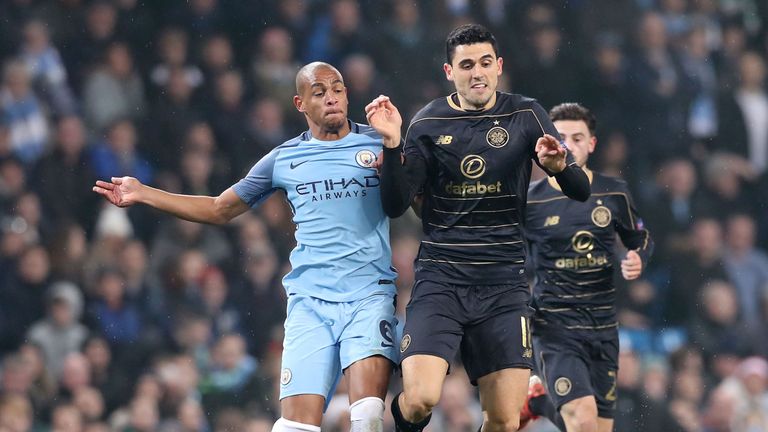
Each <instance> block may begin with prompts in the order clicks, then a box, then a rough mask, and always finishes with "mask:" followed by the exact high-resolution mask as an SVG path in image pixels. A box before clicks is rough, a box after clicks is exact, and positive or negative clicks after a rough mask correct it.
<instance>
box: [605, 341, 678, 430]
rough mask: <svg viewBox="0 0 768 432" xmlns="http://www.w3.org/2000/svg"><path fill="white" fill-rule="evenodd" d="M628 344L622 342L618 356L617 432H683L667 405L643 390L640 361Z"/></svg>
mask: <svg viewBox="0 0 768 432" xmlns="http://www.w3.org/2000/svg"><path fill="white" fill-rule="evenodd" d="M625 345H626V344H624V343H623V341H622V349H621V351H620V353H619V373H618V376H617V379H616V386H617V387H616V392H617V394H618V397H617V399H616V418H615V426H614V428H615V430H617V431H622V432H646V431H665V432H683V431H684V429H683V428H681V427H680V426H679V425H678V424H677V422H676V421H675V420H674V419H673V418H672V416H671V414H670V412H669V410H668V409H667V406H666V405H665V404H663V403H657V402H656V401H654V400H653V399H652V398H650V397H649V396H648V395H647V394H646V393H645V392H644V391H643V389H642V386H641V384H642V382H643V371H642V365H641V362H640V359H639V358H638V356H637V354H636V353H634V352H633V351H632V350H631V348H627V347H626V346H625ZM685 432H688V431H685Z"/></svg>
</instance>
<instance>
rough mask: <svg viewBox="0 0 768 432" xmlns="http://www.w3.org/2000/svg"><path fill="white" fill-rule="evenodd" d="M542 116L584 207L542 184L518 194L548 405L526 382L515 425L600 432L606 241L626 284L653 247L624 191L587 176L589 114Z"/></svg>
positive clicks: (608, 349)
mask: <svg viewBox="0 0 768 432" xmlns="http://www.w3.org/2000/svg"><path fill="white" fill-rule="evenodd" d="M549 115H550V119H551V120H552V122H553V123H554V125H555V127H556V128H557V131H558V132H559V133H560V136H561V137H562V138H563V140H564V141H565V144H566V147H567V148H568V151H569V152H570V154H571V155H573V158H574V159H575V160H576V163H577V164H578V165H579V166H580V167H581V168H582V169H583V170H584V171H585V172H586V173H587V176H589V180H590V184H591V190H592V195H591V196H590V198H589V199H588V200H587V201H585V202H575V201H573V200H569V199H566V196H565V195H563V192H562V191H561V188H560V186H559V185H558V184H557V183H555V182H553V181H550V180H548V179H544V180H540V181H538V182H535V183H532V184H531V187H530V189H529V190H528V212H527V215H526V224H525V231H526V237H527V239H528V241H529V243H530V245H531V248H532V250H533V254H532V256H533V258H534V263H535V269H536V284H535V287H534V307H535V308H536V312H535V315H534V319H533V334H534V339H533V341H534V342H533V346H534V352H535V353H536V360H537V366H538V369H539V371H540V372H541V373H542V375H543V378H544V381H545V384H546V389H547V391H548V393H549V395H548V396H549V397H547V395H545V394H544V386H542V384H541V381H539V380H537V378H536V377H534V378H532V379H531V389H530V397H531V399H530V400H529V401H528V403H527V404H526V407H525V409H524V411H523V413H522V415H521V421H522V422H527V421H528V420H529V419H532V418H536V417H537V416H539V415H544V416H546V417H547V418H549V419H550V420H552V422H553V423H555V424H556V425H557V427H558V428H559V429H560V430H561V431H563V432H566V431H567V432H610V431H612V430H613V411H614V405H615V401H616V373H617V370H618V364H617V361H618V355H619V340H618V323H617V321H616V309H615V307H614V304H615V301H616V289H615V287H614V285H613V270H614V261H615V256H614V250H615V241H616V234H617V233H618V235H619V237H620V238H621V241H622V243H624V246H626V247H627V249H629V251H628V252H627V254H626V256H625V257H624V259H623V260H622V261H621V273H622V276H623V277H624V279H626V280H632V279H636V278H637V277H639V276H640V274H641V272H642V271H643V269H644V268H645V266H646V264H647V262H648V258H649V257H650V255H651V252H652V249H653V242H652V241H651V237H650V235H649V233H648V231H647V230H646V229H644V228H643V223H642V221H641V220H640V218H639V216H638V215H637V212H636V211H635V207H634V204H633V203H632V198H631V197H630V195H629V190H628V189H627V184H626V183H625V182H624V181H622V180H619V179H616V178H613V177H608V176H605V175H602V174H600V173H597V172H593V171H590V170H589V169H587V166H586V164H587V159H588V158H589V154H590V153H592V152H593V151H594V150H595V144H596V143H597V138H595V118H594V117H593V116H592V114H591V113H590V112H589V110H587V109H586V108H584V107H582V106H581V105H579V104H575V103H564V104H561V105H558V106H556V107H554V108H552V110H551V111H550V113H549Z"/></svg>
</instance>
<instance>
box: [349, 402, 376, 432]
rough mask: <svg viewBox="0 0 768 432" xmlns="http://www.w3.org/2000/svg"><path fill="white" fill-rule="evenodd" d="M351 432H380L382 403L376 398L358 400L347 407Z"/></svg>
mask: <svg viewBox="0 0 768 432" xmlns="http://www.w3.org/2000/svg"><path fill="white" fill-rule="evenodd" d="M349 418H350V420H351V423H352V430H351V432H382V430H383V429H384V401H383V400H381V399H379V398H377V397H367V398H363V399H360V400H359V401H357V402H355V403H353V404H352V405H350V407H349Z"/></svg>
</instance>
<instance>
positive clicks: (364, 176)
mask: <svg viewBox="0 0 768 432" xmlns="http://www.w3.org/2000/svg"><path fill="white" fill-rule="evenodd" d="M350 126H351V133H350V134H348V135H347V136H345V137H344V138H342V139H340V140H337V141H321V140H318V139H315V138H313V137H312V135H311V133H310V132H309V131H307V132H304V133H303V134H301V135H299V136H298V137H296V138H294V139H292V140H290V141H287V142H285V143H283V144H281V145H280V146H278V147H276V148H275V149H274V150H272V151H271V152H270V153H269V154H267V155H266V156H264V157H263V158H262V159H261V160H259V161H258V162H257V163H256V165H254V166H253V168H251V170H250V172H249V173H248V175H247V176H246V177H245V178H243V179H242V180H240V181H239V182H237V183H236V184H235V185H234V190H235V193H237V195H238V196H239V197H240V199H242V200H243V201H244V202H245V203H247V204H248V205H250V206H251V207H256V206H258V205H259V203H261V202H262V201H263V200H264V199H266V198H267V197H268V196H269V195H271V194H272V193H274V192H275V191H276V190H278V189H282V190H283V191H285V194H286V197H287V200H288V202H289V204H290V205H291V209H292V210H293V222H294V223H295V224H296V233H295V235H296V248H295V249H294V250H293V251H292V252H291V258H290V260H291V266H292V269H291V271H290V273H288V274H287V275H286V276H285V277H284V278H283V285H284V287H285V290H286V291H287V293H288V295H291V294H303V295H307V296H310V297H315V298H319V299H322V300H325V301H330V302H351V301H356V300H360V299H362V298H365V297H368V296H369V295H371V294H373V293H375V292H383V293H388V294H393V293H394V290H395V286H394V284H393V280H394V278H395V277H396V275H397V274H396V272H395V271H394V269H393V268H392V259H391V249H390V244H389V219H387V216H386V215H385V214H384V210H383V209H382V206H381V200H380V195H379V194H380V192H379V176H378V174H377V173H376V170H375V169H374V168H372V167H371V165H372V164H373V163H374V162H375V161H376V157H377V155H378V154H379V152H380V151H381V149H382V144H381V136H380V135H379V134H378V133H377V132H376V131H375V130H374V129H373V128H371V127H370V126H366V125H360V124H357V123H354V122H350Z"/></svg>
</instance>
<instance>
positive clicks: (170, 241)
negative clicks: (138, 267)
mask: <svg viewBox="0 0 768 432" xmlns="http://www.w3.org/2000/svg"><path fill="white" fill-rule="evenodd" d="M189 249H195V250H197V251H198V252H199V253H201V254H202V256H203V259H204V260H205V261H208V262H210V263H212V264H217V265H225V264H226V263H228V261H229V260H230V259H231V257H232V247H231V245H230V244H229V243H228V242H227V238H226V236H225V235H224V233H223V231H222V230H221V228H219V227H213V226H207V225H202V224H197V223H194V222H189V221H185V220H182V219H175V218H174V219H168V220H167V221H165V222H164V223H163V225H162V226H161V229H160V231H159V233H158V235H157V236H156V237H155V239H154V242H153V244H152V245H151V247H150V253H149V255H150V256H151V257H152V260H151V262H150V264H149V271H150V277H151V278H152V279H150V281H151V282H152V283H155V282H159V281H163V280H164V277H165V276H170V275H171V274H172V271H173V266H174V265H175V264H176V262H177V260H178V259H179V257H180V256H181V254H182V253H183V252H184V251H186V250H189ZM199 270H202V268H200V269H199ZM184 282H185V281H181V280H179V281H176V284H177V285H180V284H183V283H184ZM187 282H195V281H194V280H193V278H189V279H188V281H187ZM169 288H170V287H169ZM177 288H178V287H177Z"/></svg>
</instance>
